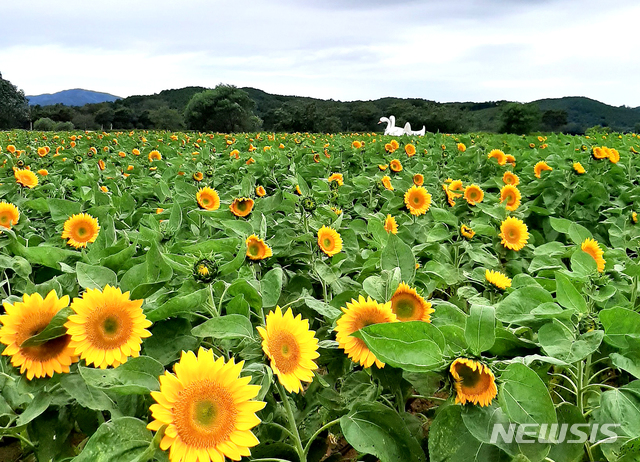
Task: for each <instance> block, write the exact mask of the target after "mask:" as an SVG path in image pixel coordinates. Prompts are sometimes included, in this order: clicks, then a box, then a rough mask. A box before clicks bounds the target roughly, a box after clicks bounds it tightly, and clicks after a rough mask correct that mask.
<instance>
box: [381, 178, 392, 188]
mask: <svg viewBox="0 0 640 462" xmlns="http://www.w3.org/2000/svg"><path fill="white" fill-rule="evenodd" d="M380 181H382V185H383V186H384V188H385V189H388V190H389V191H393V185H392V184H391V178H389V177H388V176H387V175H385V176H383V177H382V180H380Z"/></svg>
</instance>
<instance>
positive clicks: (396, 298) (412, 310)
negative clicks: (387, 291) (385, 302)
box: [390, 282, 435, 322]
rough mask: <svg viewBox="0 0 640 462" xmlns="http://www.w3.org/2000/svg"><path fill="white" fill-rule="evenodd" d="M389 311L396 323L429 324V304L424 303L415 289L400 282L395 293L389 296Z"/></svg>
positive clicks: (430, 311)
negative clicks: (391, 312)
mask: <svg viewBox="0 0 640 462" xmlns="http://www.w3.org/2000/svg"><path fill="white" fill-rule="evenodd" d="M390 302H391V311H393V313H394V314H395V315H396V317H397V318H398V321H425V322H431V313H433V312H434V311H435V310H434V309H433V308H431V303H429V302H428V301H426V300H425V299H424V298H422V297H421V296H420V295H418V292H416V289H414V288H412V287H409V285H408V284H405V283H404V282H401V283H400V285H399V286H398V288H397V289H396V291H395V293H394V294H393V295H392V296H391V300H390Z"/></svg>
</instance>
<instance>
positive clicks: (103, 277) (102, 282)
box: [76, 262, 118, 290]
mask: <svg viewBox="0 0 640 462" xmlns="http://www.w3.org/2000/svg"><path fill="white" fill-rule="evenodd" d="M76 274H77V277H78V284H80V287H82V288H84V289H100V290H102V289H104V287H105V286H106V285H107V284H109V285H110V286H111V287H116V286H117V285H118V281H117V276H116V273H114V272H113V271H111V270H110V269H109V268H105V267H104V266H93V265H87V264H86V263H82V262H77V263H76Z"/></svg>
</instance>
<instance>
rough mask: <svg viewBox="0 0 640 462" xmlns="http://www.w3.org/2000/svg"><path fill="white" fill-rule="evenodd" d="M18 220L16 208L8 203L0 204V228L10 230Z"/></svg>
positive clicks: (18, 212) (18, 213)
mask: <svg viewBox="0 0 640 462" xmlns="http://www.w3.org/2000/svg"><path fill="white" fill-rule="evenodd" d="M18 220H20V211H19V210H18V207H16V206H15V205H13V204H10V203H8V202H5V201H2V202H0V227H3V228H8V229H11V226H13V225H15V224H17V223H18Z"/></svg>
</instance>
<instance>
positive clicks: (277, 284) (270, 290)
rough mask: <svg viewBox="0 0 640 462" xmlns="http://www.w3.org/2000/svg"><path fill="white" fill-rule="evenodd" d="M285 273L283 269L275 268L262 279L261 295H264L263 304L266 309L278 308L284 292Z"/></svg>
mask: <svg viewBox="0 0 640 462" xmlns="http://www.w3.org/2000/svg"><path fill="white" fill-rule="evenodd" d="M283 276H284V272H283V271H282V268H279V267H275V268H273V269H271V271H269V272H268V273H267V274H265V275H264V276H263V277H262V280H261V281H260V293H261V294H262V304H263V306H264V307H265V308H269V307H272V306H276V305H277V304H278V300H280V293H281V292H282V279H283Z"/></svg>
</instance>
